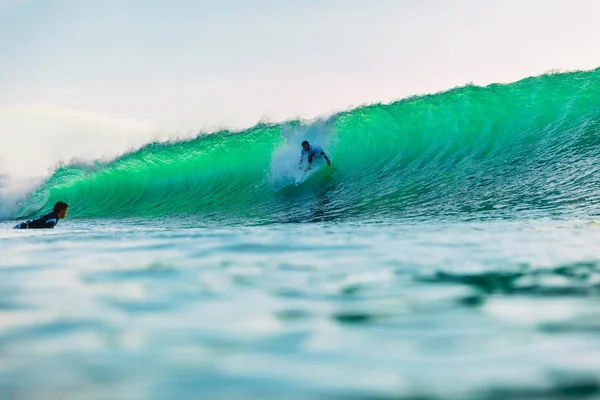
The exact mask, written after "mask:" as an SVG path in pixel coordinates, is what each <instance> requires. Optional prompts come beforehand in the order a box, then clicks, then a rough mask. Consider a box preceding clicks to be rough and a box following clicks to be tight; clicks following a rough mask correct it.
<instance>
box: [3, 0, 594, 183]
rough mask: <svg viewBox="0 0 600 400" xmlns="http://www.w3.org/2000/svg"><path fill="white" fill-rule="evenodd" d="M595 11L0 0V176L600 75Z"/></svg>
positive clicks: (536, 4) (490, 3) (425, 4)
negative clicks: (379, 107)
mask: <svg viewBox="0 0 600 400" xmlns="http://www.w3.org/2000/svg"><path fill="white" fill-rule="evenodd" d="M598 15H600V2H598V0H569V1H555V0H502V1H500V0H452V1H449V0H372V1H366V0H365V1H356V0H319V1H316V0H303V1H266V0H256V1H251V2H250V1H236V0H225V1H201V0H199V1H193V0H169V1H167V0H161V1H158V0H128V1H123V0H102V1H97V0H95V1H91V0H89V1H88V0H0V175H2V174H4V175H9V176H39V175H44V174H47V173H48V172H49V170H51V169H52V168H53V167H55V166H56V163H57V162H59V161H63V162H69V161H71V160H72V159H81V160H89V159H96V158H104V159H107V158H111V157H114V156H116V155H118V154H120V153H122V152H124V151H127V150H128V149H133V148H135V147H137V146H140V145H142V144H144V143H147V142H148V141H151V140H164V139H166V138H176V137H186V136H188V135H190V134H194V133H197V132H199V131H205V132H206V131H214V130H217V129H219V128H234V129H241V128H245V127H250V126H252V125H254V124H256V123H257V122H259V121H270V122H278V121H285V120H289V119H293V118H298V117H300V118H314V117H318V116H326V115H329V114H332V113H335V112H337V111H342V110H347V109H350V108H353V107H357V106H359V105H362V104H371V103H380V102H383V103H389V102H392V101H394V100H397V99H400V98H403V97H406V96H409V95H414V94H425V93H432V92H437V91H441V90H446V89H449V88H452V87H455V86H461V85H464V84H467V83H475V84H480V85H485V84H489V83H492V82H511V81H515V80H518V79H521V78H524V77H527V76H532V75H538V74H542V73H544V72H547V71H551V70H576V69H593V68H597V67H600V51H598V39H600V24H598V21H597V18H598Z"/></svg>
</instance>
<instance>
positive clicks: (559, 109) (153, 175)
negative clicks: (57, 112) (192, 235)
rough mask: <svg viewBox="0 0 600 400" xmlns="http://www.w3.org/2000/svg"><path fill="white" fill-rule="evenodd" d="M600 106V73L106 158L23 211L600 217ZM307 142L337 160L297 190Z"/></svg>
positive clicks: (66, 172)
mask: <svg viewBox="0 0 600 400" xmlns="http://www.w3.org/2000/svg"><path fill="white" fill-rule="evenodd" d="M599 101H600V69H596V70H593V71H586V72H570V73H561V74H547V75H541V76H537V77H531V78H527V79H524V80H521V81H519V82H515V83H511V84H494V85H490V86H486V87H478V86H473V85H469V86H465V87H461V88H456V89H453V90H450V91H447V92H442V93H437V94H433V95H426V96H416V97H411V98H408V99H404V100H400V101H397V102H395V103H392V104H388V105H383V104H377V105H371V106H364V107H360V108H357V109H354V110H351V111H347V112H342V113H339V114H336V115H333V116H331V117H329V118H327V119H324V120H318V121H312V122H303V121H291V122H287V123H283V124H261V125H257V126H255V127H253V128H250V129H248V130H245V131H242V132H230V131H221V132H216V133H213V134H210V135H201V136H198V137H197V138H195V139H192V140H188V141H181V142H176V143H168V144H165V143H163V144H158V143H152V144H148V145H146V146H144V147H142V148H140V149H139V150H137V151H134V152H131V153H129V154H126V155H124V156H122V157H120V158H118V159H116V160H114V161H112V162H109V163H104V164H96V165H95V166H93V167H90V166H82V165H69V166H62V167H60V168H58V169H57V170H56V171H55V172H54V174H53V175H52V176H51V177H50V178H49V179H48V180H47V181H46V182H44V183H43V184H42V185H40V186H39V187H38V189H37V190H36V191H35V192H34V193H33V194H31V195H30V196H29V197H28V198H27V200H26V201H25V202H24V203H23V204H22V205H21V207H20V210H19V211H18V212H17V216H18V217H28V216H31V215H33V214H35V213H37V212H43V211H45V210H47V209H48V208H50V207H51V205H52V204H54V202H56V201H58V200H63V201H66V202H68V203H69V204H70V205H71V208H70V215H71V216H74V217H88V218H96V217H106V216H107V215H110V216H112V217H132V216H139V217H158V216H166V215H188V214H192V215H200V216H204V217H209V218H214V219H218V220H227V221H236V220H240V221H248V220H254V221H258V222H266V223H269V222H278V221H306V220H318V219H358V220H365V219H381V218H391V217H399V218H414V217H419V218H438V217H440V216H445V217H446V216H458V217H465V216H466V217H469V216H473V215H483V216H491V217H493V216H501V217H507V216H510V215H515V214H522V213H525V214H526V215H528V216H534V215H547V214H552V215H556V214H565V213H567V214H577V213H594V212H596V211H597V204H598V199H600V191H599V189H598V188H599V187H600V185H599V183H600V182H598V180H599V179H600V174H598V163H597V153H598V147H599V145H600V138H599V135H598V133H599V131H600V107H598V104H599ZM305 139H306V140H309V141H311V142H312V143H315V144H318V145H320V146H321V147H323V148H324V149H326V151H327V152H328V153H329V154H330V155H331V157H332V159H333V164H334V166H333V167H331V168H324V169H323V171H322V172H320V173H319V174H315V176H314V179H313V178H311V179H309V180H308V181H307V182H306V183H305V184H303V185H301V186H300V187H298V188H294V187H289V186H288V185H289V184H290V183H291V182H292V178H293V175H294V173H295V172H294V171H295V170H296V169H297V162H298V158H299V152H300V142H301V141H302V140H305Z"/></svg>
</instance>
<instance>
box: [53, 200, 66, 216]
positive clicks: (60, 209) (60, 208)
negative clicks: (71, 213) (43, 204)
mask: <svg viewBox="0 0 600 400" xmlns="http://www.w3.org/2000/svg"><path fill="white" fill-rule="evenodd" d="M68 209H69V205H68V204H67V203H65V202H64V201H59V202H57V203H56V204H55V205H54V212H55V213H56V214H58V218H65V217H66V216H67V210H68Z"/></svg>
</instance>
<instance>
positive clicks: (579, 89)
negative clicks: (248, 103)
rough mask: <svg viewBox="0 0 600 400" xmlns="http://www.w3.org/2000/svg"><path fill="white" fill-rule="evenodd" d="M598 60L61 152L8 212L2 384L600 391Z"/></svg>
mask: <svg viewBox="0 0 600 400" xmlns="http://www.w3.org/2000/svg"><path fill="white" fill-rule="evenodd" d="M599 78H600V70H595V71H588V72H574V73H566V74H552V75H543V76H539V77H532V78H528V79H525V80H523V81H520V82H516V83H513V84H508V85H491V86H488V87H476V86H466V87H463V88H457V89H454V90H451V91H448V92H444V93H439V94H435V95H428V96H419V97H413V98H409V99H404V100H402V101H399V102H396V103H393V104H389V105H373V106H366V107H362V108H358V109H355V110H351V111H347V112H343V113H339V114H336V115H333V116H331V117H329V118H326V119H322V120H316V121H290V122H287V123H283V124H273V125H259V126H256V127H253V128H251V129H248V130H246V131H242V132H219V133H215V134H210V135H200V136H199V137H197V138H195V139H192V140H188V141H182V142H173V143H153V144H148V145H147V146H145V147H143V148H141V149H139V150H136V151H134V152H131V153H128V154H124V155H123V156H121V157H119V158H118V159H116V160H113V161H111V162H108V163H100V162H97V163H90V164H79V165H63V166H61V167H59V168H58V169H57V170H56V171H55V172H54V174H53V175H52V176H50V177H49V178H48V180H47V181H45V182H43V183H42V184H41V185H39V186H38V187H36V188H35V190H33V191H32V192H31V193H30V194H29V195H28V196H27V197H26V198H25V199H23V200H22V202H21V203H20V205H19V211H18V212H17V213H16V214H15V215H14V216H13V219H12V220H11V221H2V222H0V248H1V257H0V398H27V399H38V398H39V399H47V398H61V399H70V398H73V399H80V398H92V399H132V398H135V399H138V398H139V399H167V398H168V399H172V398H223V399H231V398H234V399H235V398H240V399H246V398H256V399H283V398H286V399H287V398H292V399H296V398H297V399H313V398H314V399H346V398H351V399H363V398H367V399H405V398H406V399H409V398H410V399H412V398H423V399H465V398H474V399H512V398H540V399H546V398H600V373H599V372H598V371H600V336H599V335H598V332H600V324H599V323H598V321H600V318H599V317H600V297H599V294H600V252H599V251H598V243H599V242H600V217H599V216H598V214H599V213H598V205H599V204H600V201H599V195H600V191H599V189H598V187H599V186H598V183H599V182H598V179H599V178H598V176H599V175H598V161H597V159H598V157H597V153H598V144H600V141H599V140H598V133H599V131H600V107H599V106H598V104H599V103H598V100H599V99H600V79H599ZM303 139H308V140H310V141H311V142H313V143H316V144H318V145H320V146H322V147H323V148H324V149H325V150H326V151H327V152H328V153H329V154H330V155H331V158H332V162H333V166H332V167H326V166H322V167H321V168H320V169H318V170H317V171H316V172H315V173H314V174H313V175H312V176H310V177H309V179H308V180H307V181H306V182H305V183H303V184H302V185H301V186H299V187H296V186H294V185H293V182H294V180H295V179H296V178H297V175H298V173H301V171H299V170H298V166H297V163H298V157H299V143H300V141H301V140H303ZM57 200H64V201H67V202H68V203H69V204H70V206H71V207H70V210H69V218H67V219H66V220H63V221H61V222H60V224H59V225H58V226H57V227H56V228H55V229H54V230H52V231H14V230H12V229H10V228H11V227H12V226H13V225H14V224H15V221H16V220H20V219H23V218H27V217H31V216H34V215H37V214H39V213H42V212H45V211H47V210H48V209H49V208H50V207H51V205H52V204H54V202H55V201H57Z"/></svg>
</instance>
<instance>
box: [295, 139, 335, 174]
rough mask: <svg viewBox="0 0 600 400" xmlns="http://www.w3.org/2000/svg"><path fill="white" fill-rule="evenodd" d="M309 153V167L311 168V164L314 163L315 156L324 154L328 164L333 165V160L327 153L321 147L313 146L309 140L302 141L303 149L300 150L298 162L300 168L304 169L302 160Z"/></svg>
mask: <svg viewBox="0 0 600 400" xmlns="http://www.w3.org/2000/svg"><path fill="white" fill-rule="evenodd" d="M306 155H308V168H307V169H310V164H312V162H313V160H314V158H315V157H320V156H323V157H325V160H327V165H331V161H329V158H327V154H325V152H324V151H323V150H322V149H321V148H320V147H319V146H313V145H311V144H310V143H308V141H306V140H305V141H304V142H302V151H301V152H300V162H299V163H298V168H299V169H302V162H303V161H304V157H306Z"/></svg>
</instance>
